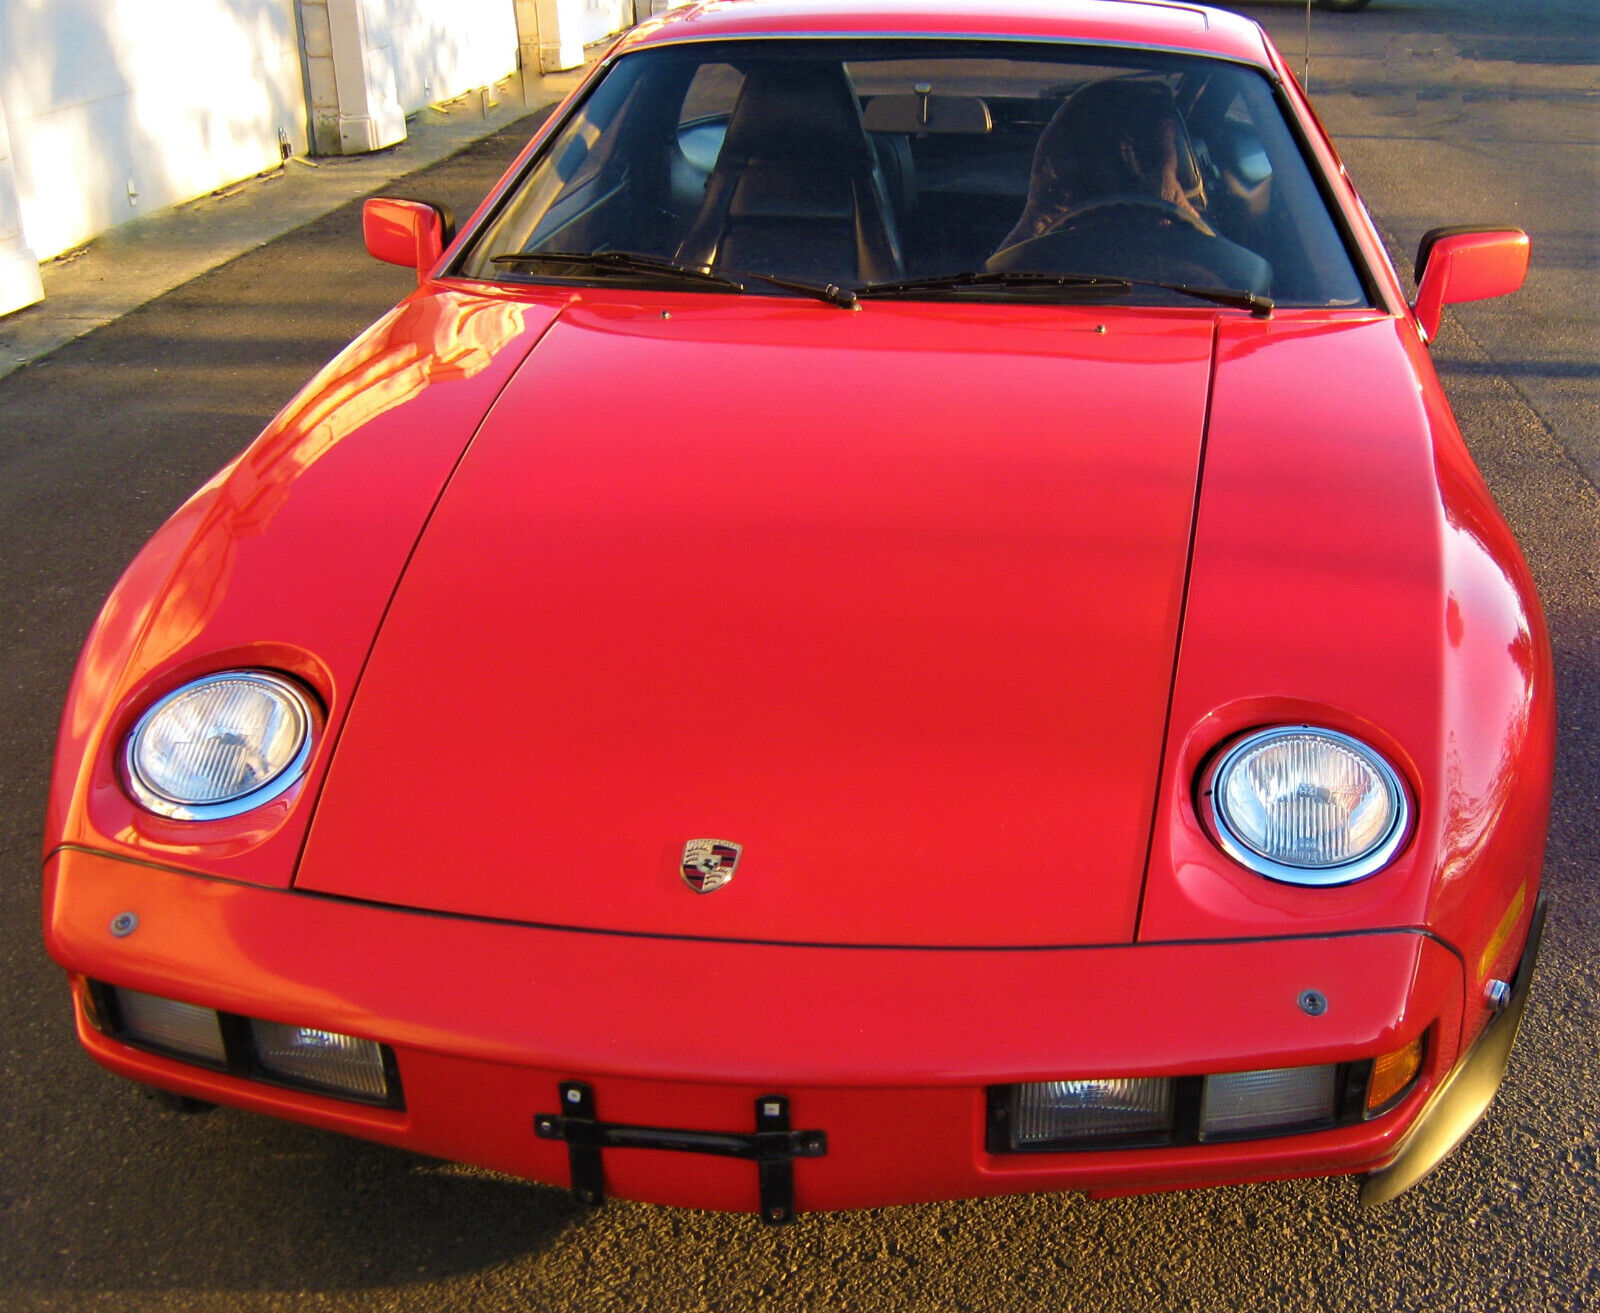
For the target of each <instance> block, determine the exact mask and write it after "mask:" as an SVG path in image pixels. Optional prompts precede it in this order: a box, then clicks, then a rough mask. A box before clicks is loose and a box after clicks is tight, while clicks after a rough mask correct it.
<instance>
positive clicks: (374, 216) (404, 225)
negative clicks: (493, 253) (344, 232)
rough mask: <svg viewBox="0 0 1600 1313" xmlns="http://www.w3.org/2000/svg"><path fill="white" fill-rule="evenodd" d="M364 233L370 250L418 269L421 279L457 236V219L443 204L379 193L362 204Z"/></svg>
mask: <svg viewBox="0 0 1600 1313" xmlns="http://www.w3.org/2000/svg"><path fill="white" fill-rule="evenodd" d="M361 235H362V237H363V238H364V239H365V241H366V243H367V254H369V255H372V256H376V257H377V258H378V259H380V260H384V261H386V262H387V263H389V264H398V265H402V266H404V267H405V268H407V269H415V270H416V271H417V281H418V282H419V283H420V282H421V281H422V279H423V278H424V277H425V276H426V274H427V272H428V270H430V269H432V268H433V266H434V265H436V264H438V263H439V257H440V256H441V255H443V254H444V248H445V247H446V246H448V245H449V244H450V239H451V238H452V237H454V236H455V221H454V219H453V218H452V217H451V215H450V211H449V210H448V209H446V208H445V207H444V206H442V205H431V204H429V203H428V202H427V201H401V200H395V199H393V198H391V197H388V196H378V197H374V198H373V199H371V200H369V201H367V202H366V203H365V204H363V205H362V207H361Z"/></svg>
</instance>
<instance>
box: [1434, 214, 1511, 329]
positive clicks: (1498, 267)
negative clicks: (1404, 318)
mask: <svg viewBox="0 0 1600 1313" xmlns="http://www.w3.org/2000/svg"><path fill="white" fill-rule="evenodd" d="M1528 251H1529V243H1528V234H1527V233H1525V232H1522V231H1521V230H1520V229H1517V228H1434V229H1431V230H1430V231H1428V232H1426V233H1424V234H1423V237H1422V243H1421V245H1419V246H1418V247H1417V265H1416V279H1417V300H1416V304H1415V305H1414V306H1412V310H1413V311H1415V313H1416V316H1417V322H1418V323H1420V324H1421V325H1422V331H1423V332H1424V333H1426V334H1427V335H1428V336H1429V337H1430V338H1431V337H1433V336H1434V334H1435V333H1437V332H1438V331H1439V319H1440V317H1441V316H1442V315H1443V313H1444V308H1445V306H1447V305H1455V304H1457V303H1458V302H1461V301H1481V300H1484V299H1485V298H1486V297H1491V296H1505V295H1506V294H1507V293H1508V292H1514V291H1516V290H1517V288H1519V287H1521V286H1522V280H1523V279H1524V278H1526V277H1527V276H1528Z"/></svg>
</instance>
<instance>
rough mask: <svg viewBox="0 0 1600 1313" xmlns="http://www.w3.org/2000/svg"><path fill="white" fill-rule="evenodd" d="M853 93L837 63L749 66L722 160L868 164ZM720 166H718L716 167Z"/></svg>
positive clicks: (868, 160)
mask: <svg viewBox="0 0 1600 1313" xmlns="http://www.w3.org/2000/svg"><path fill="white" fill-rule="evenodd" d="M870 151H871V147H870V146H868V144H867V138H866V132H865V130H864V129H863V128H862V126H861V106H860V103H859V102H858V101H857V100H856V94H855V89H854V88H853V87H852V86H851V85H850V79H849V78H848V76H847V75H846V74H845V71H844V66H843V65H842V64H840V63H838V62H837V61H820V60H794V59H790V60H784V61H782V62H779V61H771V62H763V63H758V64H755V65H752V66H751V68H750V69H749V71H748V72H747V73H746V74H745V80H744V86H743V88H742V89H741V90H740V92H739V99H738V101H737V102H736V103H735V105H734V107H733V115H732V117H731V118H730V119H729V120H728V133H727V136H726V138H725V139H724V141H723V145H722V156H721V159H723V160H729V161H748V160H818V159H823V160H828V161H830V162H837V163H840V164H847V165H849V166H850V167H852V168H859V167H866V166H870V164H871V154H870ZM719 162H720V161H719Z"/></svg>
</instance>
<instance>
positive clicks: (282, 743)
mask: <svg viewBox="0 0 1600 1313" xmlns="http://www.w3.org/2000/svg"><path fill="white" fill-rule="evenodd" d="M311 728H312V713H311V706H310V703H309V702H308V701H307V700H306V697H305V695H304V694H303V693H301V692H300V690H299V689H298V688H296V687H295V686H294V685H293V684H291V683H290V682H289V681H288V680H286V679H282V678H280V677H279V676H277V675H270V674H267V673H266V672H264V671H259V670H232V671H227V672H225V673H223V674H217V675H208V676H206V678H204V679H197V680H195V681H194V682H193V683H192V684H186V685H184V686H183V687H182V688H180V689H178V690H177V691H176V692H173V693H169V694H168V695H167V696H166V697H164V698H163V699H162V700H161V701H160V702H158V703H156V705H155V706H153V707H152V708H150V710H149V711H147V712H146V713H145V714H144V717H143V718H142V719H141V720H140V721H139V723H138V725H136V726H135V727H134V731H133V733H132V734H130V735H129V736H128V743H127V748H126V752H125V757H124V765H125V769H126V777H127V783H128V788H129V791H130V792H131V793H132V794H133V796H134V797H135V798H136V799H137V800H138V801H139V803H140V804H141V805H143V806H144V807H146V808H148V809H149V810H151V811H154V812H159V813H160V814H161V815H163V816H171V817H175V818H177V819H179V820H192V821H201V820H214V819H217V818H219V817H223V816H233V815H237V814H238V813H240V812H243V811H248V810H249V809H250V808H252V807H259V806H261V804H262V803H265V802H269V801H271V800H272V799H273V798H275V797H277V796H278V795H279V794H281V793H282V792H283V791H284V790H285V789H287V788H288V787H289V786H290V785H291V784H293V783H294V782H295V781H296V780H297V779H299V778H300V776H301V775H302V774H303V773H304V771H305V765H306V761H307V760H308V759H309V757H310V753H311Z"/></svg>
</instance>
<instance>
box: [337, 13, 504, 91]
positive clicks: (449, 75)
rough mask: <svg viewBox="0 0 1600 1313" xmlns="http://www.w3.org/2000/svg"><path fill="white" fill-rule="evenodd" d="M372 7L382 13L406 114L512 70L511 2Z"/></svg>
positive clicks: (496, 79) (496, 78) (468, 89)
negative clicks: (385, 22) (383, 11)
mask: <svg viewBox="0 0 1600 1313" xmlns="http://www.w3.org/2000/svg"><path fill="white" fill-rule="evenodd" d="M368 3H369V4H370V3H372V0H368ZM375 7H378V8H384V9H386V11H387V12H386V19H387V30H388V38H389V43H390V45H391V47H392V48H393V50H394V68H395V81H396V83H397V85H398V88H399V93H400V103H401V105H403V106H404V107H405V112H406V113H407V114H410V113H412V112H413V111H415V110H418V109H421V108H422V106H424V105H431V104H434V103H435V102H437V101H441V100H451V99H453V98H454V97H456V96H459V95H461V94H463V93H464V92H467V91H471V90H473V89H474V88H475V87H483V86H488V85H489V84H490V83H493V82H498V81H499V80H500V79H501V78H504V77H508V76H509V75H510V74H512V73H514V72H516V69H517V22H516V14H515V6H514V4H513V0H379V3H378V4H377V5H376V6H375Z"/></svg>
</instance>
